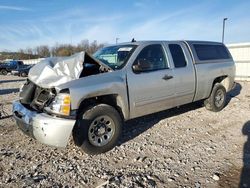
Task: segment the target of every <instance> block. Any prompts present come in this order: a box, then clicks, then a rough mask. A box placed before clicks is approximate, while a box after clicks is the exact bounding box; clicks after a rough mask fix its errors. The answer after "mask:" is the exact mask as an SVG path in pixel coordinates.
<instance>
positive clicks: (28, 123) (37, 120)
mask: <svg viewBox="0 0 250 188" xmlns="http://www.w3.org/2000/svg"><path fill="white" fill-rule="evenodd" d="M12 111H13V117H14V118H15V120H16V123H17V125H18V127H19V128H20V129H21V130H22V131H23V132H24V133H25V134H26V135H28V136H30V137H32V138H35V139H36V140H38V141H39V142H41V143H44V144H47V145H51V146H56V147H66V146H67V143H68V140H69V137H70V135H71V132H72V129H73V127H74V124H75V120H70V119H63V118H58V117H54V116H50V115H48V114H45V113H37V112H35V111H30V110H29V109H27V108H25V107H24V106H23V105H22V104H21V103H20V102H19V101H15V102H14V103H13V110H12Z"/></svg>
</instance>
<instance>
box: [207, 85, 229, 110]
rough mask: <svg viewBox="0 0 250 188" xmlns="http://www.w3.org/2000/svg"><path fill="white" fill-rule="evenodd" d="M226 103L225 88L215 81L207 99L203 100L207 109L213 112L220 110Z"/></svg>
mask: <svg viewBox="0 0 250 188" xmlns="http://www.w3.org/2000/svg"><path fill="white" fill-rule="evenodd" d="M225 104H226V89H225V87H224V86H223V85H222V84H220V83H216V84H215V85H214V87H213V89H212V92H211V94H210V96H209V98H208V99H206V100H205V101H204V105H205V107H206V109H207V110H210V111H213V112H219V111H221V110H222V109H223V108H224V107H225Z"/></svg>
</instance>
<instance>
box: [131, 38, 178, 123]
mask: <svg viewBox="0 0 250 188" xmlns="http://www.w3.org/2000/svg"><path fill="white" fill-rule="evenodd" d="M168 62H169V61H168V59H167V56H166V53H165V50H164V48H163V46H162V44H161V43H158V44H151V45H148V46H146V47H144V48H143V49H142V50H141V51H140V52H139V54H138V56H137V58H136V59H135V61H134V64H133V66H132V67H133V68H132V70H131V71H128V76H127V82H128V92H129V100H130V117H131V118H134V117H139V116H142V115H146V114H150V113H154V112H158V111H161V110H164V109H168V108H171V107H173V105H174V101H173V99H174V95H175V75H174V71H173V70H172V69H171V68H170V66H169V63H168ZM135 65H140V67H139V69H135V68H134V67H135Z"/></svg>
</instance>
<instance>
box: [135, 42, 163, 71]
mask: <svg viewBox="0 0 250 188" xmlns="http://www.w3.org/2000/svg"><path fill="white" fill-rule="evenodd" d="M135 64H138V65H140V66H142V68H143V70H144V71H156V70H161V69H166V68H168V67H167V61H166V57H165V54H164V51H163V48H162V46H161V45H160V44H152V45H149V46H146V47H145V48H144V49H142V51H141V52H140V53H139V55H138V56H137V58H136V60H135Z"/></svg>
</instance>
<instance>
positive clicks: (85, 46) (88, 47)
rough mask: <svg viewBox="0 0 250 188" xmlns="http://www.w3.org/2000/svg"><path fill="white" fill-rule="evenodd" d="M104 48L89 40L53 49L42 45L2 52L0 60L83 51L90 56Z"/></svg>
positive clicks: (53, 47)
mask: <svg viewBox="0 0 250 188" xmlns="http://www.w3.org/2000/svg"><path fill="white" fill-rule="evenodd" d="M103 46H104V44H103V43H100V44H99V43H97V41H96V40H95V41H93V42H89V40H82V41H81V42H80V43H78V44H76V45H72V44H55V45H54V46H52V47H49V46H48V45H40V46H37V47H34V48H26V49H19V50H18V52H0V60H5V59H36V58H44V57H50V56H70V55H72V54H74V53H77V52H81V51H86V52H88V53H90V54H93V53H94V52H96V51H97V50H98V49H99V48H102V47H103Z"/></svg>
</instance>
